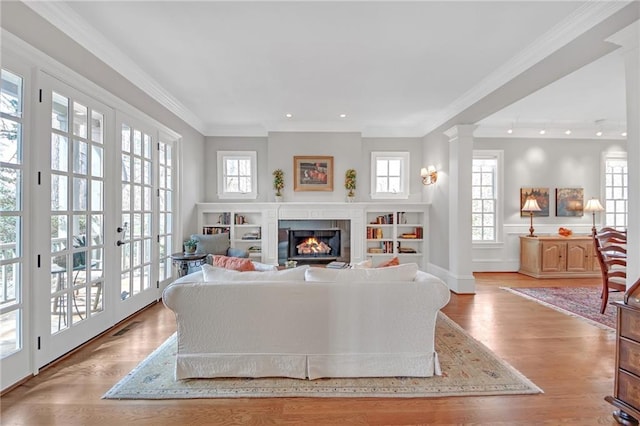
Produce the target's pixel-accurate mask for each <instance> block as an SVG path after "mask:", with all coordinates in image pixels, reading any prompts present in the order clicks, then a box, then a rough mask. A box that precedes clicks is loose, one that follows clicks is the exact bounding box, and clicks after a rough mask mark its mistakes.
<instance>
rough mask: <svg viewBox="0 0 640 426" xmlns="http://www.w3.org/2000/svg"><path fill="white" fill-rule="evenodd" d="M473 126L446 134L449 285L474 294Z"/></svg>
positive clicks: (457, 128)
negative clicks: (447, 144) (472, 220)
mask: <svg viewBox="0 0 640 426" xmlns="http://www.w3.org/2000/svg"><path fill="white" fill-rule="evenodd" d="M475 128H476V126H475V125H458V126H454V127H452V128H451V129H449V130H447V131H446V132H445V134H446V135H447V136H448V137H449V173H450V175H449V277H448V284H449V288H450V289H451V290H452V291H454V292H456V293H475V291H476V282H475V278H474V277H473V271H472V262H471V260H472V259H471V254H472V250H471V248H472V247H471V244H472V243H471V166H472V163H473V131H474V130H475Z"/></svg>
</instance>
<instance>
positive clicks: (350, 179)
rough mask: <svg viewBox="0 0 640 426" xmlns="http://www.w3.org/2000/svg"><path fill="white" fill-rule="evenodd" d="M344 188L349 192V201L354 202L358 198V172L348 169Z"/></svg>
mask: <svg viewBox="0 0 640 426" xmlns="http://www.w3.org/2000/svg"><path fill="white" fill-rule="evenodd" d="M344 188H345V189H346V190H347V197H348V199H349V200H353V197H355V196H356V193H355V190H356V171H355V170H354V169H348V170H347V171H346V172H345V174H344Z"/></svg>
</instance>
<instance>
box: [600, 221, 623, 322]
mask: <svg viewBox="0 0 640 426" xmlns="http://www.w3.org/2000/svg"><path fill="white" fill-rule="evenodd" d="M593 240H594V245H595V249H596V256H597V257H598V263H599V264H600V269H601V271H602V294H601V296H600V297H601V299H602V304H601V306H600V313H601V314H603V313H604V311H605V309H607V302H608V300H609V291H610V290H613V291H625V290H626V278H627V249H626V242H627V240H626V234H621V233H619V232H614V231H608V232H604V233H602V234H600V233H598V234H596V235H595V236H594V239H593Z"/></svg>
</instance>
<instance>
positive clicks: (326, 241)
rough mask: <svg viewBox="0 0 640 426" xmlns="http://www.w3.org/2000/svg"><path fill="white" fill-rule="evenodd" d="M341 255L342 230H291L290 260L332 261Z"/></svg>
mask: <svg viewBox="0 0 640 426" xmlns="http://www.w3.org/2000/svg"><path fill="white" fill-rule="evenodd" d="M339 256H340V230H339V229H314V230H299V229H295V230H294V229H291V230H289V255H288V260H308V261H313V262H322V261H327V262H330V261H332V260H336V259H337V258H338V257H339Z"/></svg>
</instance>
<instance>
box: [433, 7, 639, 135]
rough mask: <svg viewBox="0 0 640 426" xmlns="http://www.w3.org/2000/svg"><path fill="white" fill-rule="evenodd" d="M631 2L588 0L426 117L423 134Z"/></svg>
mask: <svg viewBox="0 0 640 426" xmlns="http://www.w3.org/2000/svg"><path fill="white" fill-rule="evenodd" d="M630 3H633V0H624V1H620V0H605V1H599V0H590V1H589V2H588V3H587V4H585V5H583V6H581V7H579V8H578V9H577V10H575V11H574V12H573V13H572V14H571V15H569V16H567V17H566V18H565V19H564V20H562V22H560V23H559V24H557V25H556V26H555V27H554V28H552V29H551V30H549V31H547V32H546V33H545V34H543V35H542V36H541V37H539V38H538V39H537V40H535V41H534V42H533V43H532V44H530V45H529V46H528V47H526V48H525V49H524V50H522V51H521V52H520V53H519V54H517V55H516V56H514V57H513V58H511V59H510V60H509V61H507V62H506V63H505V64H504V65H502V66H501V67H499V68H498V69H496V70H495V71H494V72H492V73H491V74H489V75H488V76H487V77H486V78H484V79H483V80H482V81H481V82H480V83H479V84H477V85H476V86H474V87H473V88H471V89H470V90H469V91H467V92H466V93H464V94H463V95H462V96H460V97H459V98H458V99H456V100H455V101H453V102H452V103H451V104H450V105H449V106H448V107H447V108H446V109H445V110H444V111H443V112H442V113H441V114H438V115H437V116H436V117H435V118H433V119H431V120H429V121H428V122H427V123H426V125H425V127H424V128H423V131H424V134H428V133H429V132H431V131H432V130H435V129H436V128H437V127H438V126H440V125H442V124H443V123H446V122H447V121H448V120H450V119H452V118H454V117H455V116H456V115H458V114H460V113H461V112H463V111H464V110H465V109H467V108H469V107H470V106H472V105H473V104H475V103H476V102H478V101H480V100H481V99H482V98H484V97H486V96H487V95H489V94H490V93H492V92H494V91H495V90H497V89H499V88H500V87H502V86H503V85H504V84H506V83H508V82H509V81H511V80H513V79H514V78H516V77H517V76H518V75H520V74H522V73H523V72H525V71H526V70H527V69H529V68H531V67H532V66H533V65H535V64H537V63H539V62H540V61H542V60H543V59H544V58H546V57H547V56H549V55H551V54H552V53H553V52H555V51H557V50H558V49H560V48H561V47H563V46H565V45H566V44H568V43H569V42H571V41H572V40H574V39H576V38H577V37H578V36H580V35H582V34H584V33H585V32H586V31H588V30H589V29H591V28H593V27H594V26H596V25H597V24H599V23H600V22H602V21H604V20H605V19H607V18H608V17H609V16H611V15H613V14H614V13H616V12H618V11H619V10H621V9H623V8H624V7H625V6H627V5H628V4H630Z"/></svg>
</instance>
